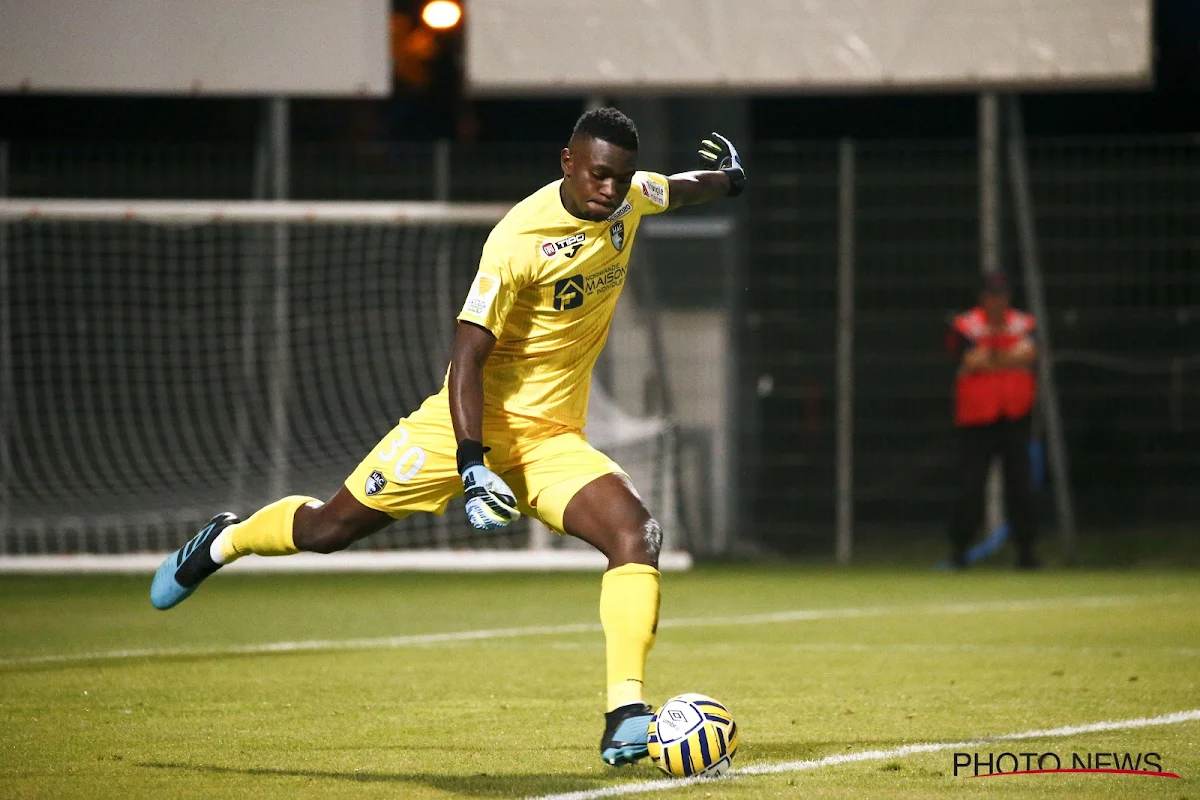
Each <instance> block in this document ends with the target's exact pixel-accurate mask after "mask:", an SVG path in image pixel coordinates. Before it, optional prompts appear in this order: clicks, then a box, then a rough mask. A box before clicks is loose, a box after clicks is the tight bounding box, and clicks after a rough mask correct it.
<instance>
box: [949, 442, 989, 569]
mask: <svg viewBox="0 0 1200 800" xmlns="http://www.w3.org/2000/svg"><path fill="white" fill-rule="evenodd" d="M992 427H993V426H991V425H972V426H968V427H962V428H959V429H958V430H956V431H955V434H956V436H957V437H958V474H957V476H956V477H957V484H958V485H957V496H956V499H955V504H954V517H953V519H952V521H951V523H950V561H951V563H952V564H953V565H954V566H956V567H965V566H967V559H966V556H967V550H968V549H970V547H971V540H972V539H974V538H975V536H976V534H978V533H979V528H980V526H981V525H983V514H984V507H983V506H984V493H985V491H986V488H987V476H988V469H989V468H990V466H991V463H992V453H993V449H992V442H991V439H992V436H991V435H990V434H991V433H992V430H991V428H992Z"/></svg>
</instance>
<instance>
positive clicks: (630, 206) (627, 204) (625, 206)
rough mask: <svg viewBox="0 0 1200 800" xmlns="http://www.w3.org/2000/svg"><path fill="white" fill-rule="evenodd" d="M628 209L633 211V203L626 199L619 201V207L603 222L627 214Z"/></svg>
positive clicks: (612, 220)
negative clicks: (622, 201)
mask: <svg viewBox="0 0 1200 800" xmlns="http://www.w3.org/2000/svg"><path fill="white" fill-rule="evenodd" d="M630 211H633V203H631V202H629V201H628V200H626V201H625V202H624V203H621V207H620V208H618V209H617V210H616V211H614V212H613V213H612V214H610V215H609V217H608V219H606V220H605V222H616V221H617V220H619V219H620V218H621V217H623V216H625V215H626V214H628V213H629V212H630Z"/></svg>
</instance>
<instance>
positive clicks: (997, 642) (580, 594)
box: [0, 566, 1200, 800]
mask: <svg viewBox="0 0 1200 800" xmlns="http://www.w3.org/2000/svg"><path fill="white" fill-rule="evenodd" d="M148 585H149V579H148V577H147V578H124V577H53V578H51V577H16V578H14V577H4V578H0V660H4V661H6V662H7V663H0V796H4V797H43V796H44V797H60V796H71V797H121V798H125V797H248V796H254V797H256V798H273V797H296V796H304V797H322V798H325V797H355V798H364V797H376V796H378V797H390V798H396V797H422V798H445V797H520V796H528V795H538V794H545V793H549V792H566V791H574V790H581V789H590V788H598V787H608V786H615V785H619V784H624V783H632V782H638V781H645V780H654V779H657V778H659V777H661V776H660V774H659V773H658V772H657V771H656V770H655V769H654V768H653V767H651V766H649V765H648V764H639V765H637V766H635V767H630V768H625V769H622V770H613V769H611V768H609V767H606V766H604V765H603V764H601V763H600V761H599V757H598V751H597V747H596V745H597V742H598V739H599V735H600V729H601V716H600V713H601V711H602V710H603V709H602V703H603V696H602V690H603V659H604V647H603V638H602V636H601V634H600V633H599V632H598V631H585V632H580V633H572V634H558V635H546V634H541V635H522V636H510V637H506V638H493V639H486V640H478V641H454V642H437V643H425V644H410V645H407V646H400V647H390V648H384V647H374V648H360V649H317V650H312V651H305V652H292V653H256V654H246V653H241V654H231V653H228V652H227V653H224V654H222V653H220V652H215V653H210V654H190V655H174V656H167V655H152V656H140V657H134V658H128V657H123V658H95V657H89V658H85V659H81V660H77V661H60V662H49V663H29V662H21V661H15V662H14V661H13V660H14V659H26V658H31V657H36V656H41V655H61V654H84V653H97V652H111V651H117V650H138V649H169V648H192V649H198V650H206V651H219V650H221V649H223V648H224V649H228V648H236V647H239V646H247V645H255V644H261V643H268V642H279V641H307V640H345V639H352V638H373V637H385V636H396V635H409V634H423V633H442V632H448V631H470V630H477V629H492V628H516V627H525V626H548V625H560V624H572V623H595V622H596V620H597V599H598V595H599V581H598V576H595V575H533V576H529V575H519V576H518V575H480V576H465V575H464V576H458V575H449V576H421V575H406V574H397V575H322V576H300V575H298V576H238V575H220V576H218V577H216V578H214V579H213V580H212V581H211V583H210V584H206V585H205V586H204V587H203V588H202V589H201V590H200V591H199V592H198V593H197V595H196V596H195V597H193V598H191V599H190V600H188V601H187V602H185V603H184V604H183V605H182V606H180V607H179V608H177V609H175V610H173V611H170V612H167V613H162V612H156V611H154V610H153V609H151V608H150V605H149V603H148V600H147V597H146V592H147V588H148ZM663 588H664V596H663V611H662V614H663V619H664V626H663V628H662V630H660V632H659V638H658V643H657V645H656V647H655V650H654V652H653V653H652V654H651V661H650V672H649V675H648V681H647V686H646V688H647V694H648V699H650V700H651V701H652V702H661V701H662V700H664V699H665V698H667V697H669V696H671V695H673V694H677V693H680V692H684V691H700V692H705V693H707V694H711V695H713V696H715V697H717V698H719V699H720V700H722V701H724V702H726V703H727V704H728V705H729V706H730V708H731V709H732V711H733V712H734V715H735V716H736V717H737V719H738V723H739V727H740V728H741V750H740V752H739V753H738V757H737V760H736V762H735V767H747V766H749V765H752V764H765V763H777V762H785V761H793V760H799V759H816V758H822V757H825V756H830V755H838V754H846V753H854V752H860V751H863V750H871V749H889V748H893V747H896V746H899V745H902V744H905V743H911V742H936V741H959V740H965V739H973V738H976V737H981V736H987V735H995V734H1005V733H1012V732H1019V731H1024V730H1031V729H1045V728H1054V727H1059V726H1065V725H1074V724H1081V723H1088V722H1095V721H1099V720H1115V719H1126V718H1138V717H1149V716H1156V715H1160V714H1164V713H1169V712H1174V711H1183V710H1190V709H1193V708H1198V707H1200V579H1198V577H1197V574H1196V573H1192V572H1183V571H1175V572H1172V571H1127V572H1083V571H1061V572H1059V571H1048V572H1044V573H1040V574H1033V575H1025V574H1014V573H1010V572H1007V571H1004V572H1001V571H979V572H973V573H967V574H937V573H930V572H918V571H908V572H896V571H874V570H865V571H863V570H858V571H837V570H832V569H827V570H825V569H820V570H819V569H797V568H785V567H765V566H739V567H736V568H717V567H705V568H701V569H698V570H696V571H695V572H692V573H689V574H681V575H680V574H668V575H667V576H665V577H664V581H663ZM1097 597H1101V598H1113V600H1112V601H1111V602H1105V603H1100V604H1096V603H1092V604H1088V603H1087V602H1085V600H1086V598H1097ZM1004 601H1009V602H1028V603H1030V605H1025V606H1008V607H991V608H983V609H979V608H973V609H971V608H968V609H960V610H959V611H958V612H957V613H956V612H953V611H952V610H948V609H946V608H945V606H946V605H947V604H969V603H997V602H1004ZM841 608H885V609H886V608H891V609H896V610H897V613H872V614H867V615H861V616H845V615H841V616H832V617H827V618H818V619H809V620H801V621H789V622H758V623H755V624H735V623H734V622H732V621H726V622H724V623H721V624H708V625H693V626H672V625H671V624H670V621H671V620H677V619H679V618H685V617H687V618H695V617H712V616H723V617H729V616H742V615H748V614H760V613H766V612H777V611H787V610H794V609H841ZM976 749H978V750H979V751H981V752H989V751H990V752H995V753H999V752H1004V751H1013V752H1045V751H1047V750H1053V751H1055V752H1057V753H1059V754H1060V755H1066V754H1069V753H1071V752H1080V753H1083V752H1097V751H1116V752H1121V753H1123V752H1127V751H1128V752H1145V751H1154V752H1158V753H1160V754H1161V759H1162V765H1163V768H1164V769H1166V770H1170V771H1174V772H1177V773H1179V774H1181V775H1182V776H1183V779H1182V780H1170V779H1163V778H1145V777H1138V776H1106V775H1053V776H1027V777H1007V778H986V779H977V780H970V779H966V778H962V777H954V776H953V774H952V772H953V762H952V754H951V753H950V752H937V753H925V754H921V755H913V756H899V757H896V756H888V757H884V758H880V759H875V760H869V761H861V762H856V763H847V764H840V765H837V766H826V767H820V768H817V769H812V770H806V771H800V772H790V773H782V774H776V775H764V776H744V777H741V778H736V779H734V780H731V781H723V782H720V783H717V784H712V783H708V784H701V785H696V786H691V787H684V788H681V789H679V790H677V791H675V792H671V793H669V794H668V795H665V796H669V797H687V798H692V797H721V798H725V797H737V798H761V797H776V796H781V797H792V796H804V797H819V798H861V797H910V798H938V797H946V798H950V797H953V798H961V797H1012V798H1028V797H1035V798H1038V797H1046V798H1050V797H1055V798H1058V797H1068V798H1093V797H1129V796H1146V797H1166V798H1172V800H1177V799H1178V798H1180V797H1189V798H1200V722H1194V721H1193V722H1187V723H1183V724H1177V725H1171V726H1163V727H1152V728H1142V729H1137V730H1126V731H1110V732H1105V733H1089V734H1077V735H1072V736H1067V737H1062V738H1057V739H1045V740H1041V741H1021V742H1014V743H994V744H990V745H985V746H981V747H979V748H976ZM654 796H659V795H654Z"/></svg>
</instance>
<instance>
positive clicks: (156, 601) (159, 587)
mask: <svg viewBox="0 0 1200 800" xmlns="http://www.w3.org/2000/svg"><path fill="white" fill-rule="evenodd" d="M235 522H240V520H239V519H238V518H237V517H235V516H234V515H233V514H230V513H229V512H228V511H226V512H223V513H221V514H217V515H216V516H215V517H213V518H212V519H210V520H209V521H208V524H207V525H205V526H204V527H203V528H201V529H200V532H199V533H197V534H196V535H195V536H193V537H192V540H191V541H190V542H188V543H187V544H185V545H184V546H183V547H181V548H179V549H178V550H176V551H175V552H174V553H171V555H169V556H167V559H166V561H163V562H162V564H161V565H160V566H159V568H158V572H156V573H154V582H153V583H151V584H150V604H151V605H153V606H154V607H155V608H157V609H160V610H163V611H165V610H167V609H168V608H171V607H173V606H177V605H179V604H180V603H182V602H183V601H184V600H186V599H187V598H188V596H189V595H191V593H192V592H194V591H196V587H197V586H199V585H200V581H202V580H204V579H205V578H207V577H208V576H209V575H212V574H213V573H214V572H216V571H217V570H219V569H220V568H221V565H220V564H218V563H217V562H215V561H213V560H212V556H211V555H210V554H209V549H210V548H211V547H212V543H213V539H216V538H217V536H218V534H220V533H221V531H223V530H225V529H226V528H228V527H229V526H230V525H232V524H234V523H235Z"/></svg>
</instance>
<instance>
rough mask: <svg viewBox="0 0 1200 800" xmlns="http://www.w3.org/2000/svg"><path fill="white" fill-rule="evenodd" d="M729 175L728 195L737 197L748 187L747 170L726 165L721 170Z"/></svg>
mask: <svg viewBox="0 0 1200 800" xmlns="http://www.w3.org/2000/svg"><path fill="white" fill-rule="evenodd" d="M721 172H724V173H725V174H726V175H727V176H728V177H729V193H728V194H726V197H737V196H738V195H739V194H741V193H742V191H743V190H745V188H746V171H745V170H744V169H742V168H741V167H726V168H725V169H723V170H721Z"/></svg>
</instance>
